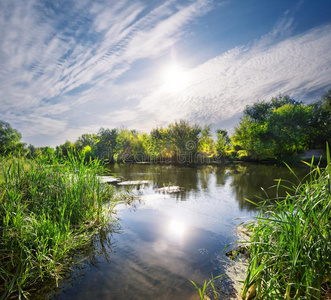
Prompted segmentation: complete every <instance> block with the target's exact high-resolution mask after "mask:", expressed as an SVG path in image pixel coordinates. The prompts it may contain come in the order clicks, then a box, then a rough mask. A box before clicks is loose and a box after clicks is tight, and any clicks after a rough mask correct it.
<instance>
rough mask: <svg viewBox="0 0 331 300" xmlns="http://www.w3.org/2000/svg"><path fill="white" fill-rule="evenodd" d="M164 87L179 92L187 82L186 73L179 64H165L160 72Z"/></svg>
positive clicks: (169, 90)
mask: <svg viewBox="0 0 331 300" xmlns="http://www.w3.org/2000/svg"><path fill="white" fill-rule="evenodd" d="M162 77H163V82H164V88H165V90H166V91H168V92H179V91H181V90H182V89H183V88H184V87H185V86H186V83H187V74H186V72H185V70H184V68H182V67H181V66H180V65H178V64H171V65H168V66H166V67H165V68H164V69H163V72H162Z"/></svg>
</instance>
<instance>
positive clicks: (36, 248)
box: [0, 156, 115, 299]
mask: <svg viewBox="0 0 331 300" xmlns="http://www.w3.org/2000/svg"><path fill="white" fill-rule="evenodd" d="M0 165H1V166H2V176H3V178H2V182H1V183H0V249H1V250H0V295H2V296H1V299H7V298H9V297H15V298H19V299H21V298H22V297H28V296H29V290H31V288H33V287H35V286H37V285H38V284H40V283H41V282H42V281H43V280H45V279H49V278H53V279H54V280H55V281H56V282H57V281H58V280H59V279H61V275H63V273H64V272H65V271H66V270H67V267H68V264H69V265H70V261H71V258H70V257H71V256H72V255H73V250H74V249H78V248H79V247H81V246H83V245H85V244H86V243H88V242H89V241H90V238H91V236H92V235H93V234H94V233H95V232H96V229H98V228H100V227H102V226H105V224H106V223H107V222H108V221H107V217H108V213H109V211H111V210H112V208H113V207H114V205H115V202H114V201H111V199H112V195H113V193H112V189H111V187H110V186H109V185H105V184H102V183H101V182H100V180H99V178H98V173H99V172H100V170H101V167H100V165H99V163H98V162H97V161H91V162H89V163H84V159H76V158H75V157H74V156H70V157H69V159H68V160H66V161H65V162H60V161H58V160H56V159H54V158H53V160H52V163H51V164H50V162H49V161H47V160H46V159H43V158H40V159H35V160H27V159H24V158H6V159H2V160H1V161H0ZM0 173H1V172H0ZM105 202H108V203H109V205H108V206H105V205H104V203H105ZM106 207H107V208H108V211H105V210H106Z"/></svg>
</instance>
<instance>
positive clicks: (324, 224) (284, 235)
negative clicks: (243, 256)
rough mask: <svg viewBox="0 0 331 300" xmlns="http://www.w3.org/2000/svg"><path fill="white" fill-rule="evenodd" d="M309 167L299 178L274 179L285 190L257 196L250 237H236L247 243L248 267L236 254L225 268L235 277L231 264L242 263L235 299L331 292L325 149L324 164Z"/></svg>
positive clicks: (330, 176)
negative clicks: (275, 194)
mask: <svg viewBox="0 0 331 300" xmlns="http://www.w3.org/2000/svg"><path fill="white" fill-rule="evenodd" d="M310 168H311V171H310V173H309V174H308V175H307V176H306V177H305V178H304V180H301V181H300V180H298V181H299V183H298V184H293V183H284V182H282V181H281V180H279V181H278V183H277V186H278V187H280V186H281V185H285V186H286V188H287V190H288V193H287V195H286V196H285V197H284V198H282V197H277V198H276V199H267V200H265V201H263V202H261V203H260V204H259V209H260V212H259V214H258V216H257V217H256V218H255V221H254V223H252V224H251V226H250V232H249V238H248V239H247V238H245V239H241V238H240V237H239V240H242V241H243V242H245V243H246V244H248V245H249V248H248V249H249V250H248V251H249V258H248V262H247V267H246V266H245V265H243V263H242V261H240V260H239V261H237V262H234V263H233V266H232V267H230V268H229V276H230V277H231V278H232V279H233V280H234V281H237V280H238V277H236V275H237V273H235V272H234V270H236V269H238V268H239V269H240V270H241V271H243V270H245V268H246V272H245V273H246V276H245V279H244V281H243V282H244V284H243V286H240V285H238V284H237V292H239V289H240V297H239V299H330V298H331V284H330V282H331V266H330V264H329V262H330V261H331V236H330V232H331V225H330V217H331V164H330V153H329V152H328V153H327V167H326V168H325V169H324V170H321V169H320V168H319V167H318V166H316V167H314V166H313V165H312V164H311V165H310ZM289 170H290V171H292V170H291V169H290V168H289ZM292 172H293V171H292ZM270 200H272V201H270ZM241 236H242V237H243V235H242V234H241ZM233 252H234V253H235V251H233ZM239 275H242V274H239ZM239 277H240V278H239V279H242V276H239Z"/></svg>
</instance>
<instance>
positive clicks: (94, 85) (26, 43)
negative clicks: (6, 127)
mask: <svg viewBox="0 0 331 300" xmlns="http://www.w3.org/2000/svg"><path fill="white" fill-rule="evenodd" d="M174 3H176V2H175V1H173V0H170V1H166V2H164V3H163V4H161V5H160V6H158V7H156V8H154V9H153V10H151V11H150V10H149V8H148V7H146V5H144V4H143V3H141V2H132V1H125V2H123V1H120V2H119V1H113V2H111V3H110V4H107V5H106V4H105V3H103V4H102V5H100V4H95V2H93V1H84V3H81V4H78V5H76V4H75V2H70V1H68V2H65V3H64V5H68V7H69V9H66V8H61V7H59V6H57V4H56V3H53V4H52V5H54V6H57V8H55V9H56V11H53V8H51V7H50V5H48V4H45V3H44V4H43V3H40V2H39V1H33V0H31V1H23V0H17V1H15V2H6V3H3V4H2V5H1V8H2V9H1V10H0V25H1V28H2V34H1V36H0V49H1V50H0V51H1V52H0V91H1V94H0V96H1V108H0V118H4V117H8V115H11V116H12V115H15V114H16V115H20V117H17V119H16V120H15V119H14V118H13V117H11V120H12V121H13V125H14V126H15V125H17V126H18V127H19V128H18V129H19V130H20V131H21V132H22V134H23V136H25V135H27V136H29V135H31V134H32V133H33V132H35V133H37V132H38V128H39V126H38V123H37V121H40V122H41V123H40V126H43V124H44V123H45V120H47V124H50V126H46V127H44V128H47V130H49V134H50V135H52V134H55V132H56V133H58V134H64V131H65V130H67V129H68V126H71V125H72V124H71V125H70V122H69V121H68V122H66V123H61V125H60V124H59V123H58V121H57V119H56V117H57V116H60V115H62V114H63V113H67V114H68V109H71V110H72V109H74V107H75V105H76V107H77V105H78V103H79V104H80V105H82V104H83V103H84V101H85V102H90V103H89V105H92V104H91V101H94V99H93V95H94V94H95V93H99V92H98V91H100V89H102V88H103V87H107V86H108V85H111V84H112V82H113V81H114V80H115V79H117V78H119V77H120V76H121V75H122V74H123V73H124V72H126V71H127V70H129V69H130V66H131V64H132V63H134V62H135V61H137V60H138V59H141V58H150V57H156V56H158V55H161V54H162V53H164V52H165V51H166V50H168V49H169V47H171V46H172V45H173V44H174V43H175V42H176V41H177V40H178V38H179V37H180V36H181V34H182V32H183V30H184V28H183V27H184V26H185V25H186V24H188V22H189V21H191V20H193V19H194V18H196V17H198V16H200V15H203V14H204V13H205V12H206V11H207V10H208V7H210V2H209V1H206V0H196V1H188V2H187V3H186V4H185V5H182V6H181V7H180V8H179V7H176V5H174ZM67 93H69V94H70V93H73V94H75V95H76V97H72V96H69V95H68V94H67ZM80 96H81V97H82V98H84V99H85V100H80V101H79V97H80ZM69 101H73V102H69ZM45 102H46V103H47V104H45ZM66 107H67V108H66ZM119 114H120V113H117V115H119ZM22 115H24V118H22ZM18 118H19V119H20V120H18ZM29 118H33V120H30V121H29ZM52 120H53V123H52ZM24 122H25V123H26V124H28V125H29V126H23V123H24ZM52 124H53V125H54V126H56V125H60V126H59V128H60V129H62V131H61V130H51V128H50V127H51V126H52ZM33 126H35V127H34V129H31V128H32V127H33ZM27 128H29V129H27Z"/></svg>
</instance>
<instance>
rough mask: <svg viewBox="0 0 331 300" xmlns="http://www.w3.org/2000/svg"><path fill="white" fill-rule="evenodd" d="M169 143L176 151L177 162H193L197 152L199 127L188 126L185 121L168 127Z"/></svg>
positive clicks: (195, 125) (196, 125)
mask: <svg viewBox="0 0 331 300" xmlns="http://www.w3.org/2000/svg"><path fill="white" fill-rule="evenodd" d="M168 130H169V137H170V141H171V143H172V144H173V145H174V147H175V149H176V156H177V162H179V163H182V162H188V163H191V162H193V159H194V157H195V155H196V153H197V152H198V145H199V134H200V133H201V126H199V125H198V124H194V125H190V124H189V123H188V122H187V121H185V120H179V121H178V122H177V121H176V122H175V123H172V124H170V125H169V126H168Z"/></svg>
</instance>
